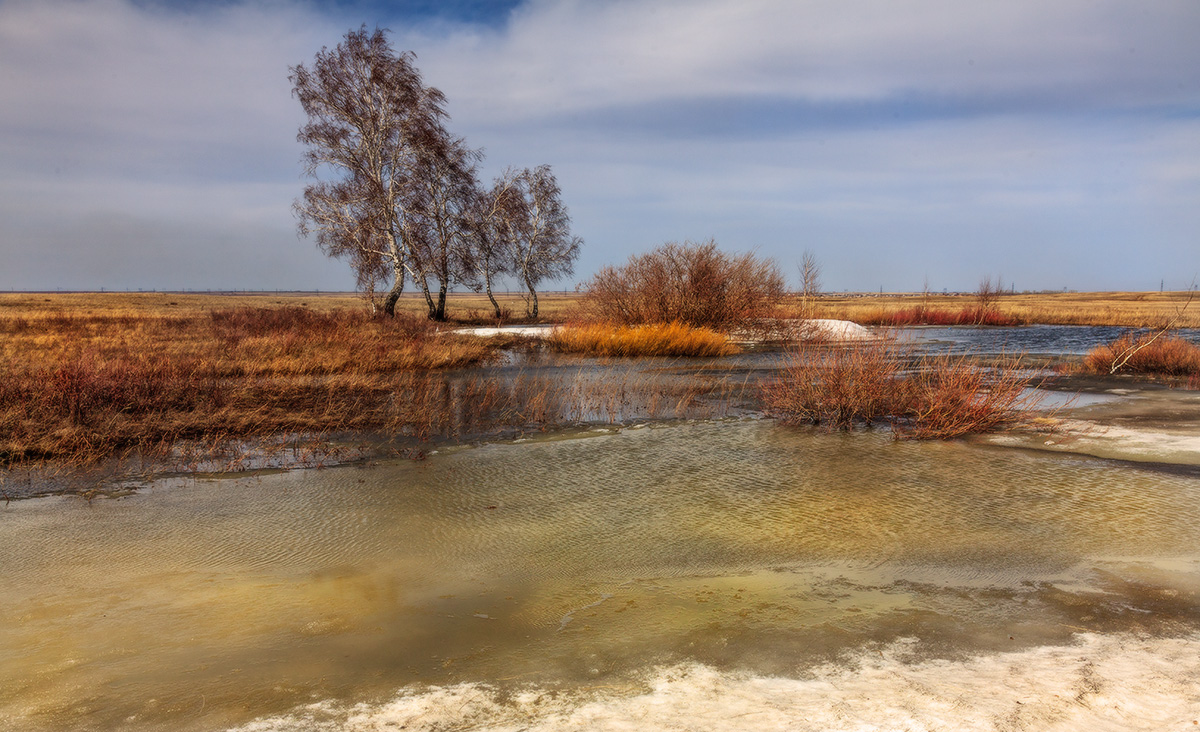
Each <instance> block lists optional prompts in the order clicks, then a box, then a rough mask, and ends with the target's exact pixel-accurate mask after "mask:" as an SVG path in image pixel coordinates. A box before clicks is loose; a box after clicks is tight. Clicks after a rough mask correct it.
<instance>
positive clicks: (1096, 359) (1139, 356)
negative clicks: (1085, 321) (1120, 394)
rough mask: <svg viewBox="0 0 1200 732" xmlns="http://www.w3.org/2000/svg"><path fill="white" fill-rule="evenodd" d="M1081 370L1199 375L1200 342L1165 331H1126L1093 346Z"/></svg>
mask: <svg viewBox="0 0 1200 732" xmlns="http://www.w3.org/2000/svg"><path fill="white" fill-rule="evenodd" d="M1082 370H1083V371H1084V372H1086V373H1092V374H1110V373H1116V372H1118V371H1126V372H1129V373H1134V374H1147V375H1154V376H1200V346H1197V345H1196V344H1195V343H1192V342H1191V341H1187V340H1184V339H1183V338H1177V337H1174V336H1168V335H1165V334H1161V333H1159V334H1155V333H1147V334H1145V335H1142V336H1138V337H1135V336H1134V335H1132V334H1126V335H1123V336H1121V337H1120V338H1118V339H1117V340H1115V341H1113V342H1112V343H1109V344H1106V345H1102V346H1097V347H1096V348H1093V349H1092V350H1091V351H1090V352H1088V354H1087V355H1086V356H1084V359H1083V365H1082Z"/></svg>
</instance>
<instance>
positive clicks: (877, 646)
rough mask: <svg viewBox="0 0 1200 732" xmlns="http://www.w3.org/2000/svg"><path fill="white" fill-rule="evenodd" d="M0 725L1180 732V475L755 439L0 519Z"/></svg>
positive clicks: (74, 506) (672, 438)
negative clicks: (1, 605) (0, 555)
mask: <svg viewBox="0 0 1200 732" xmlns="http://www.w3.org/2000/svg"><path fill="white" fill-rule="evenodd" d="M0 546H2V547H3V552H4V563H3V568H2V569H0V597H3V598H4V602H5V619H4V622H3V623H0V728H4V729H14V730H34V731H39V730H109V729H121V730H160V729H178V730H227V729H238V730H245V731H247V732H250V731H256V732H259V731H265V730H306V731H307V730H389V729H406V730H414V729H417V730H435V729H436V730H447V729H472V730H474V729H503V730H525V729H538V730H561V729H581V730H582V729H588V730H591V729H612V730H618V729H620V730H625V729H648V730H655V729H663V730H678V729H712V730H723V729H789V730H804V729H814V730H815V729H821V730H825V729H877V728H878V729H1081V730H1082V729H1088V730H1092V729H1185V728H1187V729H1192V728H1194V727H1193V725H1194V723H1195V722H1194V721H1195V720H1197V719H1200V652H1198V651H1200V635H1198V633H1200V478H1197V477H1195V476H1194V475H1193V474H1188V473H1182V474H1181V473H1173V472H1171V471H1166V470H1160V469H1156V467H1155V466H1144V467H1136V466H1133V465H1130V464H1126V463H1118V462H1112V461H1104V460H1099V459H1092V458H1082V457H1076V456H1071V455H1060V454H1050V453H1039V452H1033V451H1024V450H1017V449H1006V448H999V447H990V446H987V445H982V444H976V443H970V442H952V443H916V442H896V441H893V440H891V438H890V437H889V436H888V434H887V433H886V432H882V431H881V432H865V433H856V434H828V433H824V432H818V431H812V430H807V429H791V428H782V427H778V426H776V425H774V424H772V423H770V422H768V421H763V420H715V421H687V422H676V423H664V424H657V425H653V426H643V427H626V428H623V429H607V430H602V429H578V430H568V431H563V432H557V433H548V434H545V435H541V436H539V437H537V438H536V439H529V440H523V441H517V442H499V443H494V444H483V445H476V446H462V447H455V448H449V449H444V450H441V451H439V452H437V453H435V454H432V455H429V456H428V457H427V458H426V459H424V460H421V461H414V460H403V459H396V460H391V461H381V462H376V463H372V464H363V465H356V466H346V467H339V468H330V469H323V470H297V471H291V472H275V473H264V474H257V475H246V476H241V477H230V478H219V479H200V478H171V479H163V480H159V481H156V482H153V483H152V484H150V485H149V486H147V487H146V488H144V489H143V490H141V491H139V492H138V493H136V494H134V495H130V496H127V497H123V498H100V499H96V500H93V501H91V502H90V503H89V502H88V501H85V500H83V499H81V498H78V497H74V496H58V497H46V498H37V499H30V500H24V501H14V502H12V503H9V504H7V505H5V506H4V507H3V508H2V509H0Z"/></svg>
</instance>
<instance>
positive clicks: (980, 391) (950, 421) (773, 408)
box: [763, 338, 1039, 439]
mask: <svg viewBox="0 0 1200 732" xmlns="http://www.w3.org/2000/svg"><path fill="white" fill-rule="evenodd" d="M1018 366H1019V364H1018V363H1016V362H1015V361H1012V362H1009V363H1005V364H1001V365H1000V366H999V367H993V368H983V367H981V366H979V365H977V364H975V363H974V362H972V361H971V360H970V359H969V358H968V357H966V356H933V357H919V358H918V357H916V356H915V355H914V353H913V351H912V348H911V347H910V346H908V345H907V344H904V343H901V342H899V341H897V340H896V339H895V338H885V339H882V340H880V341H875V342H863V343H853V344H848V345H840V346H821V345H818V344H807V343H801V344H800V345H798V346H797V348H796V350H795V351H793V353H792V354H791V356H790V358H789V362H788V364H787V366H786V367H785V368H784V370H783V373H782V375H781V377H780V378H779V379H776V380H774V381H771V382H767V383H766V384H764V386H763V402H764V404H765V406H766V409H767V412H768V414H771V415H772V416H774V417H776V418H777V419H779V420H780V421H782V422H784V423H811V424H821V425H827V426H829V427H832V428H835V429H850V428H852V427H853V426H855V425H857V424H867V425H870V424H873V423H877V422H880V421H887V422H888V423H890V424H891V425H892V427H893V429H894V431H895V434H896V435H897V436H899V437H906V438H914V439H950V438H953V437H959V436H961V435H965V434H970V433H977V432H989V431H993V430H995V429H997V428H1000V427H1002V426H1005V425H1009V424H1013V423H1015V422H1018V421H1020V420H1021V419H1022V418H1023V417H1024V416H1025V415H1027V414H1028V413H1029V412H1030V411H1032V410H1033V409H1035V408H1036V407H1037V405H1038V401H1039V399H1038V397H1037V396H1036V395H1035V394H1033V393H1031V392H1029V391H1028V390H1027V387H1028V386H1029V383H1030V378H1029V377H1027V376H1022V375H1021V374H1020V371H1019V370H1018Z"/></svg>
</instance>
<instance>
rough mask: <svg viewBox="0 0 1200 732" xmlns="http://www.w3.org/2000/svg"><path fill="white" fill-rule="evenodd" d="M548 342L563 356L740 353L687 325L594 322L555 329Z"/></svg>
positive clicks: (715, 336) (722, 339)
mask: <svg viewBox="0 0 1200 732" xmlns="http://www.w3.org/2000/svg"><path fill="white" fill-rule="evenodd" d="M547 343H548V344H549V345H550V347H551V348H554V349H555V350H557V351H561V352H563V353H585V354H589V355H595V356H697V357H700V356H728V355H731V354H734V353H737V352H738V348H737V346H735V345H733V344H732V343H730V342H729V341H728V340H727V339H726V338H725V336H723V335H721V334H720V333H716V332H714V331H711V330H709V329H707V328H693V327H691V326H688V325H684V324H683V323H679V322H675V323H667V324H653V325H639V326H632V327H624V326H615V325H608V324H605V323H592V324H587V325H571V326H564V327H561V328H555V329H554V332H553V333H552V334H551V335H550V338H549V339H548V340H547Z"/></svg>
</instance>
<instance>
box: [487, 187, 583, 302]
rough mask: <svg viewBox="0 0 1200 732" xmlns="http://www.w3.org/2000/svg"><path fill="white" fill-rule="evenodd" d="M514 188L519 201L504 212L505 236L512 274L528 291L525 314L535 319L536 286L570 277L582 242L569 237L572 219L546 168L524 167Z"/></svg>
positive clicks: (560, 192)
mask: <svg viewBox="0 0 1200 732" xmlns="http://www.w3.org/2000/svg"><path fill="white" fill-rule="evenodd" d="M513 189H514V191H515V195H516V196H518V198H516V199H514V200H513V202H512V206H511V207H510V208H508V209H506V218H505V233H506V235H507V236H508V237H509V238H510V242H511V246H512V249H511V258H512V271H513V274H514V275H516V276H517V277H518V278H520V280H521V282H522V284H524V285H525V289H526V291H527V293H528V294H527V295H526V303H527V304H526V308H525V314H526V316H528V317H531V318H537V316H538V298H537V286H538V285H539V284H541V283H542V282H543V281H545V280H553V279H558V278H559V277H565V276H569V275H570V274H571V273H572V272H573V271H574V269H575V259H576V258H577V257H578V256H579V248H580V246H582V244H583V240H582V239H580V238H579V237H577V236H572V235H571V217H570V214H569V213H568V212H567V207H566V206H564V205H563V202H562V191H561V189H560V188H559V186H558V181H557V180H556V179H555V177H554V173H553V172H551V170H550V166H549V165H539V166H538V167H536V168H532V169H530V168H526V169H525V170H523V171H521V173H519V174H518V175H517V176H516V178H515V180H514V182H513Z"/></svg>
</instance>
